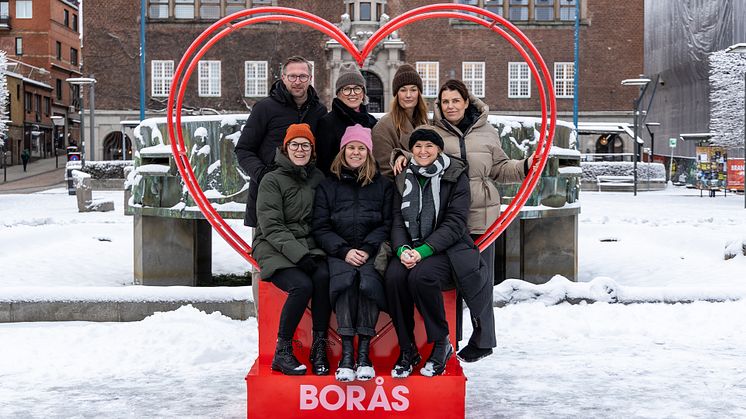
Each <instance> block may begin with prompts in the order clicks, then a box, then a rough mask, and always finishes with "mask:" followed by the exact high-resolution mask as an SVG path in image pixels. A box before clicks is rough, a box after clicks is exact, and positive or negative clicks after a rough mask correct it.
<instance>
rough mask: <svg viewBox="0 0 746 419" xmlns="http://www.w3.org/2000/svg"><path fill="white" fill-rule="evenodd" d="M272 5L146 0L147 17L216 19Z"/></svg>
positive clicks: (256, 0)
mask: <svg viewBox="0 0 746 419" xmlns="http://www.w3.org/2000/svg"><path fill="white" fill-rule="evenodd" d="M273 5H274V6H276V5H277V2H276V1H275V0H148V17H149V18H150V19H168V18H174V19H207V20H217V19H220V18H221V17H223V16H227V15H230V14H233V13H236V12H240V11H241V10H244V9H250V8H252V7H261V6H273Z"/></svg>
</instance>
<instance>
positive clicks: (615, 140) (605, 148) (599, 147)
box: [596, 134, 624, 161]
mask: <svg viewBox="0 0 746 419" xmlns="http://www.w3.org/2000/svg"><path fill="white" fill-rule="evenodd" d="M623 152H624V141H622V138H621V137H620V136H619V135H617V134H604V135H602V136H600V137H598V139H597V140H596V154H618V153H623ZM601 159H602V160H613V161H617V160H619V161H622V160H624V157H623V156H608V155H607V156H602V158H601Z"/></svg>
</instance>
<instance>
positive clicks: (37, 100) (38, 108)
mask: <svg viewBox="0 0 746 419" xmlns="http://www.w3.org/2000/svg"><path fill="white" fill-rule="evenodd" d="M34 112H37V113H38V112H41V96H40V95H34Z"/></svg>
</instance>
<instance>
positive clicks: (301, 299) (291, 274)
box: [264, 263, 332, 339]
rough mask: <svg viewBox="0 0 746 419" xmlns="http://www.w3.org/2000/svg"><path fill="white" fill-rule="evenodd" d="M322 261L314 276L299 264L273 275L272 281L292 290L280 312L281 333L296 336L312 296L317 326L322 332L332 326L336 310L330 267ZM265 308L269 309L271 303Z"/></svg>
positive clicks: (281, 335) (276, 284) (317, 330)
mask: <svg viewBox="0 0 746 419" xmlns="http://www.w3.org/2000/svg"><path fill="white" fill-rule="evenodd" d="M318 265H319V267H318V269H316V272H314V273H313V275H311V277H309V276H308V275H307V274H306V273H305V272H303V271H302V270H300V269H298V268H287V269H280V270H278V271H277V272H275V274H274V275H272V278H271V280H272V283H273V284H274V285H275V286H276V287H277V288H279V289H281V290H283V291H285V292H287V293H288V298H287V300H285V305H283V306H282V312H281V313H280V327H279V329H278V330H277V337H279V338H284V339H292V338H293V334H295V329H297V328H298V324H299V323H300V320H301V318H302V317H303V312H304V311H305V309H306V307H308V300H311V317H312V319H313V330H314V331H316V332H321V331H326V329H327V328H328V327H329V318H330V317H331V314H332V308H331V303H330V302H329V269H328V268H327V267H326V263H319V264H318ZM264 309H265V310H267V309H268V307H265V308H264Z"/></svg>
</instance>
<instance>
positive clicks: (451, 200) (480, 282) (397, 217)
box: [391, 157, 494, 333]
mask: <svg viewBox="0 0 746 419" xmlns="http://www.w3.org/2000/svg"><path fill="white" fill-rule="evenodd" d="M405 175H406V171H403V172H402V173H400V174H399V175H398V176H397V177H396V179H395V182H396V188H397V191H398V193H395V194H394V204H393V205H394V211H393V225H392V227H391V247H392V249H398V248H399V247H401V246H403V245H408V246H412V239H411V238H410V237H409V231H408V230H407V228H406V227H405V225H404V218H403V217H402V213H401V203H402V198H401V197H402V193H403V191H404V181H405ZM470 200H471V198H470V189H469V176H468V174H467V169H466V164H464V162H463V161H462V160H460V159H458V158H455V157H451V165H450V166H449V167H448V169H446V171H445V173H444V174H443V177H442V178H441V183H440V210H439V212H438V219H437V220H436V222H435V229H434V230H433V232H432V233H431V234H430V235H429V236H428V237H426V238H425V243H427V244H428V245H430V247H432V248H433V252H434V253H435V254H442V253H445V254H446V255H448V260H449V261H450V263H451V269H452V272H453V279H454V281H455V282H456V288H458V290H459V292H460V293H461V296H462V297H463V298H464V301H466V305H467V306H468V307H469V310H470V312H471V315H472V317H476V318H479V317H480V316H482V315H492V304H491V301H492V284H488V281H486V280H485V279H484V278H483V277H482V275H481V272H480V270H481V269H484V268H485V265H484V262H483V261H482V258H481V256H480V255H479V248H477V246H476V245H475V244H474V241H473V240H472V239H471V236H470V235H469V229H468V226H467V222H468V219H469V202H470ZM492 333H494V330H493V331H492Z"/></svg>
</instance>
